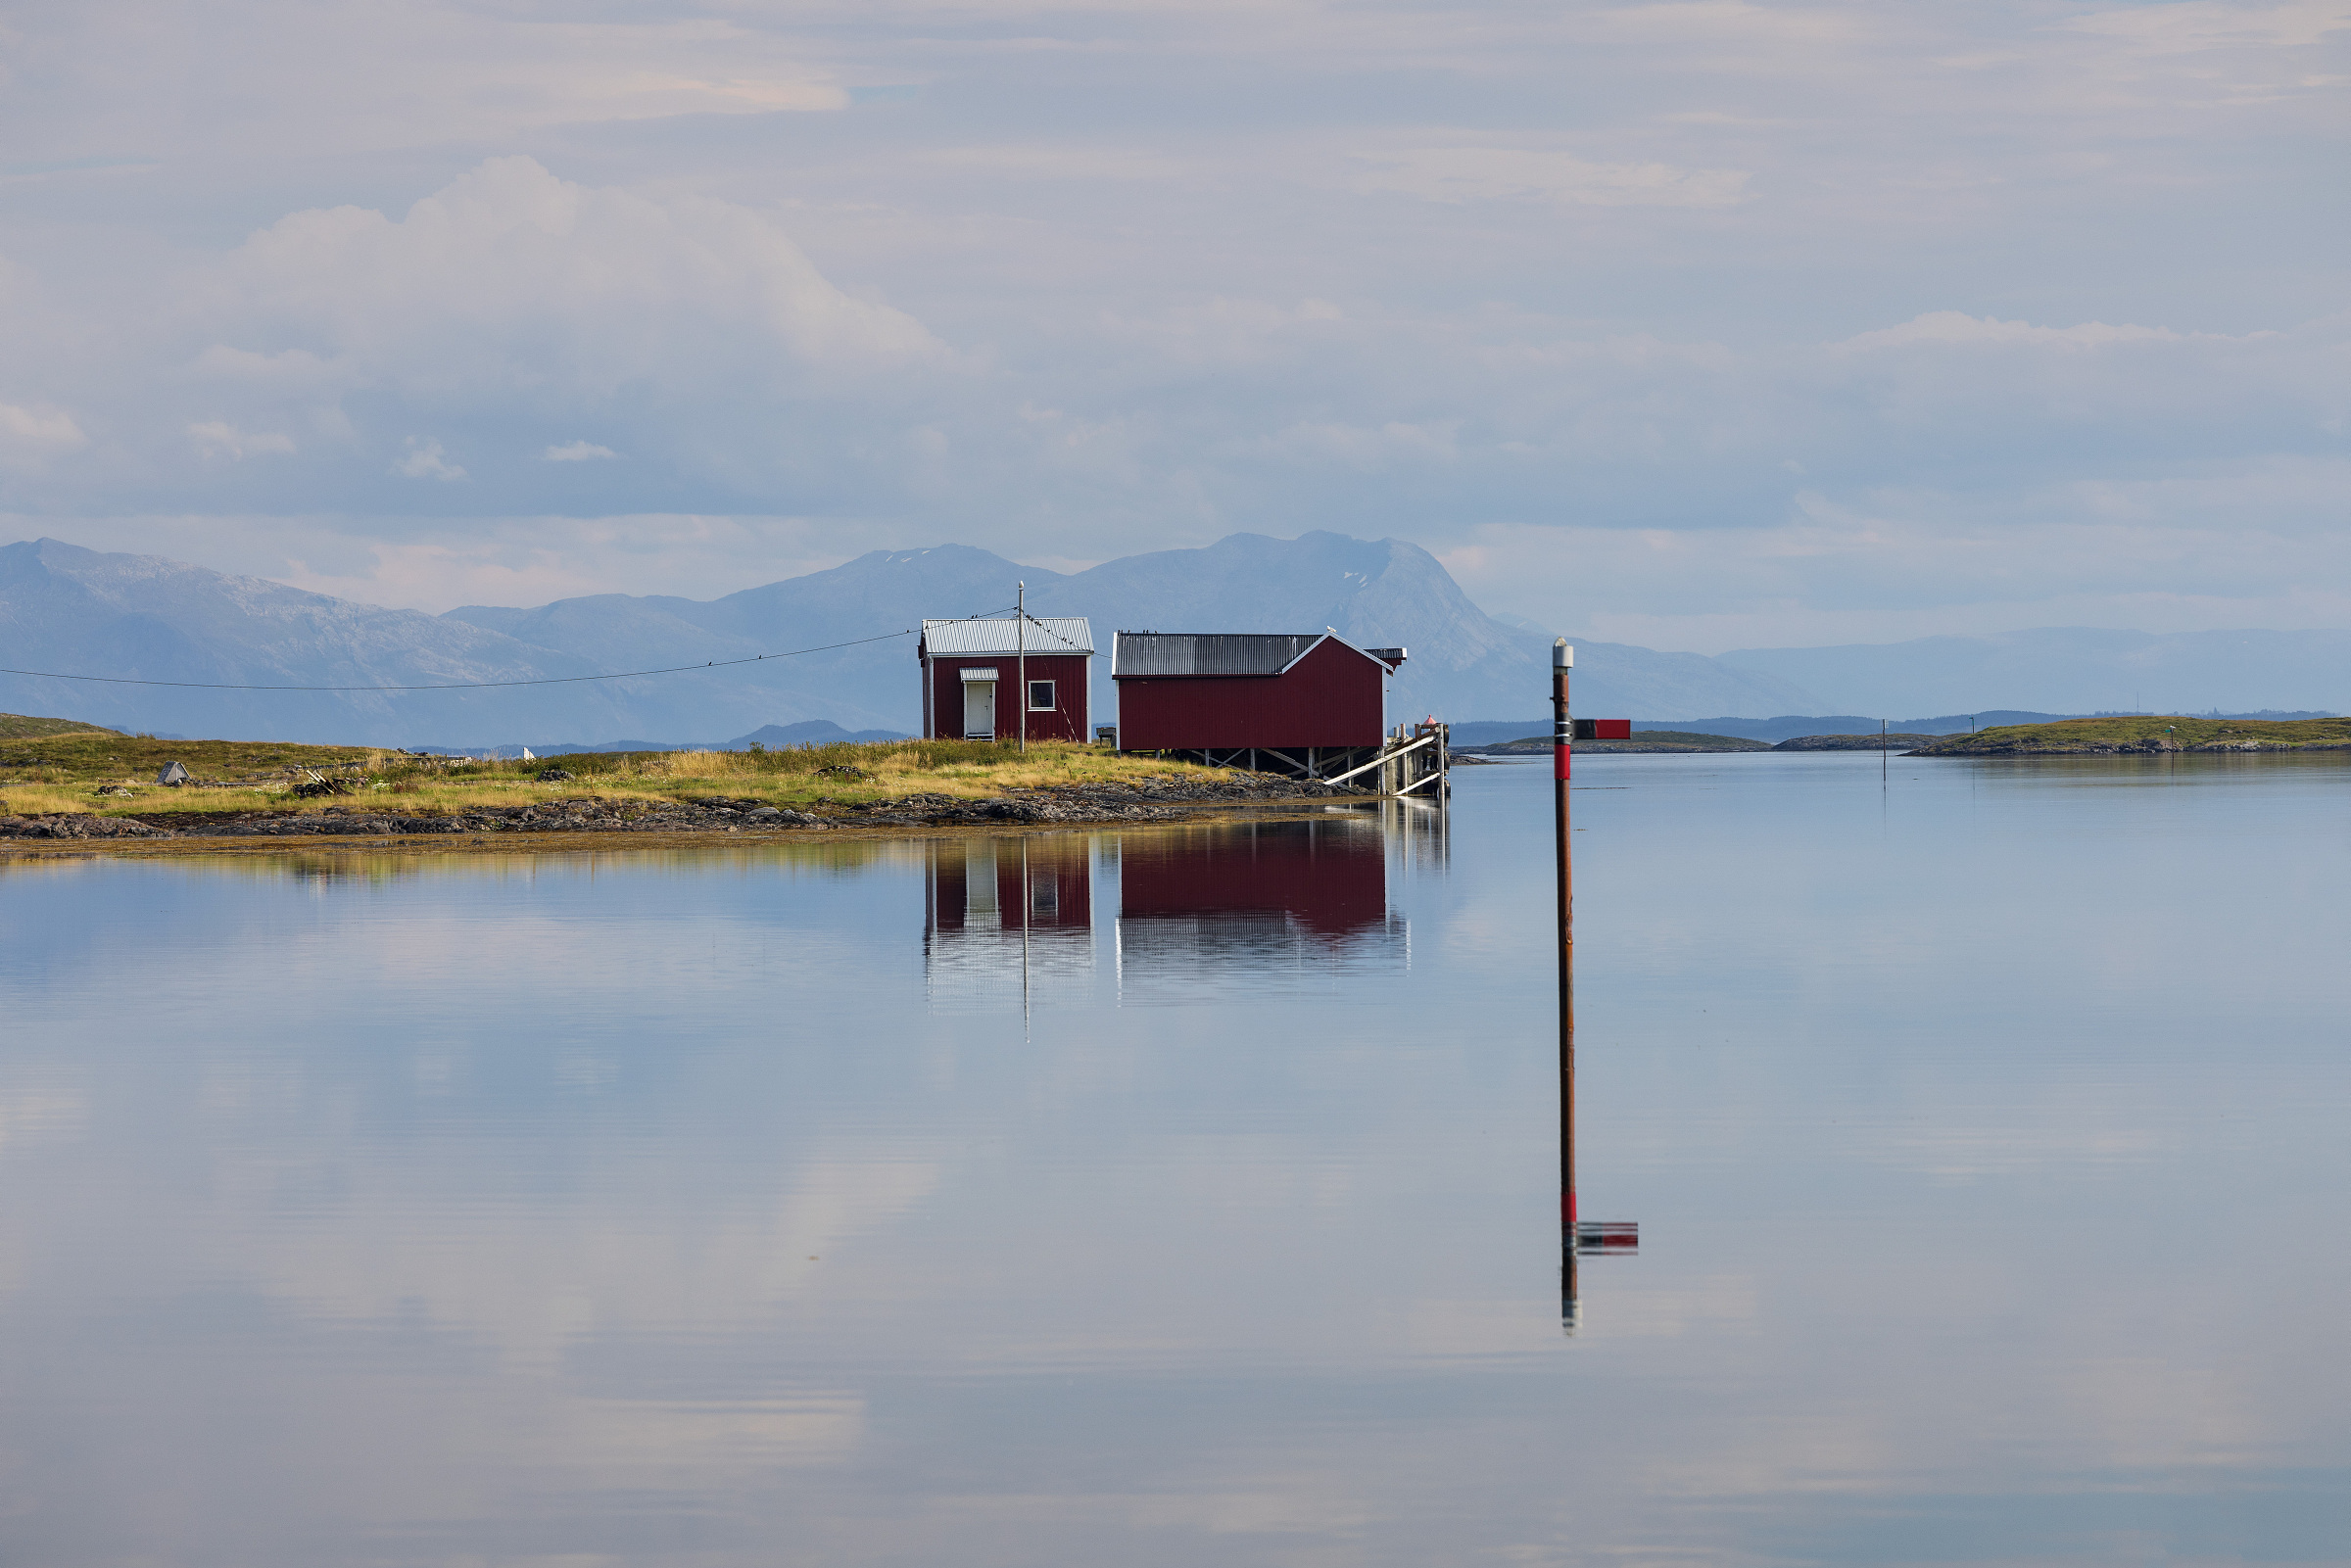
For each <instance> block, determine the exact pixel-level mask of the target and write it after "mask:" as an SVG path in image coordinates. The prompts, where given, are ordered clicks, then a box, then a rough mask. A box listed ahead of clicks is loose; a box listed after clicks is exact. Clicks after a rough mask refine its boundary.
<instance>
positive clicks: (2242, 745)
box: [1870, 714, 2351, 757]
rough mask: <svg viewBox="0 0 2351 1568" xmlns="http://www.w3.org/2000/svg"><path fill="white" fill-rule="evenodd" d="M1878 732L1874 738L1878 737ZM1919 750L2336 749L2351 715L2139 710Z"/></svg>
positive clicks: (1969, 753)
mask: <svg viewBox="0 0 2351 1568" xmlns="http://www.w3.org/2000/svg"><path fill="white" fill-rule="evenodd" d="M1870 738H1872V739H1874V738H1875V737H1874V736H1871V737H1870ZM1922 739H1924V741H1925V743H1923V744H1921V745H1917V746H1914V747H1912V748H1911V750H1910V752H1909V755H1911V756H1914V757H2072V756H2093V757H2094V756H2138V755H2157V754H2161V753H2165V752H2183V751H2198V752H2229V751H2235V752H2247V751H2329V750H2342V749H2351V719H2301V720H2292V721H2286V722H2276V721H2263V720H2259V719H2194V718H2188V717H2185V716H2183V715H2144V714H2134V715H2131V716H2128V717H2123V718H2101V719H2068V720H2066V721H2064V722H2063V723H2060V724H2017V725H2001V726H1999V727H1996V728H1994V729H1990V730H1979V731H1977V732H1975V733H1974V734H1973V735H1946V736H1935V737H1932V738H1926V737H1922Z"/></svg>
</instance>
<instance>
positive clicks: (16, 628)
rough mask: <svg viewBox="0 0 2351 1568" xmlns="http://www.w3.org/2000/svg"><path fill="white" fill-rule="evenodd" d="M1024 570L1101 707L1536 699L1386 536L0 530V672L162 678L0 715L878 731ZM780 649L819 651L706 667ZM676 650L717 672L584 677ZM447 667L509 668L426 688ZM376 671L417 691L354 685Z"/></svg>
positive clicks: (1676, 723) (1580, 673) (1878, 673)
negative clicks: (1152, 664) (410, 553)
mask: <svg viewBox="0 0 2351 1568" xmlns="http://www.w3.org/2000/svg"><path fill="white" fill-rule="evenodd" d="M1022 581H1026V582H1027V584H1028V600H1029V605H1030V608H1031V609H1032V611H1033V612H1035V613H1038V614H1044V615H1083V616H1087V617H1089V618H1090V619H1091V620H1092V623H1093V627H1094V633H1095V638H1096V641H1097V643H1098V644H1099V649H1100V652H1099V656H1098V657H1097V659H1096V660H1095V668H1096V683H1095V699H1094V700H1095V710H1096V714H1097V716H1098V717H1099V718H1100V719H1101V720H1103V721H1104V722H1108V720H1109V719H1110V718H1111V716H1112V713H1111V710H1112V707H1113V701H1114V699H1113V695H1112V692H1111V690H1110V681H1109V674H1110V668H1109V667H1110V658H1109V651H1110V649H1109V644H1110V638H1111V635H1112V634H1113V633H1114V632H1116V631H1119V630H1128V631H1144V630H1153V631H1233V630H1250V631H1293V632H1309V631H1319V630H1320V629H1322V628H1323V627H1329V628H1332V629H1334V630H1335V631H1337V632H1338V633H1339V635H1341V636H1342V637H1345V638H1347V639H1349V640H1350V641H1354V642H1356V643H1358V644H1359V645H1379V646H1394V645H1402V646H1404V647H1405V648H1407V649H1408V651H1409V654H1410V657H1409V658H1408V660H1407V662H1406V664H1405V666H1404V668H1403V669H1402V670H1401V671H1400V672H1399V673H1398V676H1397V679H1396V682H1395V686H1394V691H1393V696H1392V698H1391V701H1390V704H1389V711H1390V715H1391V717H1392V718H1399V719H1401V718H1406V717H1417V716H1419V715H1420V714H1423V713H1434V714H1437V715H1439V716H1441V717H1446V718H1450V719H1455V720H1483V719H1490V718H1491V717H1492V716H1493V715H1496V714H1505V715H1507V714H1510V713H1511V712H1519V713H1527V714H1540V713H1541V712H1542V711H1543V709H1544V707H1545V704H1546V702H1547V700H1548V693H1549V673H1550V672H1549V666H1550V643H1551V640H1552V639H1551V634H1550V633H1548V632H1546V631H1545V630H1543V629H1542V628H1540V627H1536V626H1534V625H1532V624H1531V623H1527V622H1524V621H1513V622H1510V623H1506V622H1504V621H1502V620H1499V619H1497V618H1495V617H1493V616H1490V615H1488V614H1486V613H1485V612H1484V611H1482V610H1480V609H1479V608H1478V607H1477V606H1476V605H1475V604H1473V603H1471V602H1470V600H1469V598H1468V596H1467V595H1466V594H1463V592H1462V590H1461V587H1460V585H1459V584H1457V583H1455V582H1454V580H1453V578H1452V576H1451V575H1450V574H1449V573H1447V572H1446V570H1445V568H1444V566H1443V565H1442V564H1441V563H1439V562H1438V561H1437V559H1436V558H1435V557H1434V556H1432V555H1430V554H1429V553H1428V552H1427V551H1426V550H1424V549H1422V548H1420V547H1419V546H1416V545H1412V544H1409V543H1407V542H1404V541H1401V540H1379V541H1366V540H1358V539H1350V538H1347V537H1345V536H1343V535H1339V534H1332V533H1311V534H1306V535H1303V536H1301V537H1300V538H1298V539H1295V540H1276V539H1270V538H1267V537H1265V536H1262V535H1254V534H1236V535H1233V536H1232V537H1230V538H1228V539H1224V540H1222V541H1220V542H1219V543H1217V544H1215V545H1212V546H1207V547H1206V548H1202V549H1182V550H1162V551H1156V552H1153V553H1150V554H1145V555H1131V556H1127V557H1124V558H1122V559H1119V560H1113V561H1107V562H1105V563H1103V564H1102V565H1100V566H1096V567H1093V568H1091V569H1090V570H1087V571H1083V572H1078V573H1071V574H1062V573H1057V572H1051V571H1047V570H1045V569H1043V568H1041V567H1033V566H1021V565H1018V564H1016V563H1014V562H1012V561H1008V560H1005V559H1003V558H1002V557H1001V556H997V555H993V554H990V553H988V552H987V551H985V550H981V549H975V548H972V547H970V546H959V545H943V546H936V547H933V548H929V549H914V550H877V551H874V552H873V553H870V554H867V555H862V556H859V557H858V558H857V559H855V560H852V561H849V562H847V563H845V564H844V565H841V566H838V567H834V568H832V569H831V570H829V571H823V572H814V573H810V574H808V575H807V576H804V577H796V578H789V579H786V580H784V581H782V582H776V583H769V584H765V585H763V586H760V587H757V588H750V589H745V590H744V591H743V592H741V593H738V594H729V595H727V596H725V597H723V598H718V599H712V600H697V599H688V598H678V597H670V596H645V597H638V596H632V595H627V594H599V595H595V596H591V597H584V598H569V599H559V600H557V601H555V602H554V603H552V604H543V605H539V606H536V607H533V608H502V607H496V606H488V605H468V606H466V607H464V608H461V609H456V610H452V611H450V612H449V613H448V614H446V615H427V614H424V613H422V612H420V611H415V610H392V609H384V608H381V607H378V606H375V605H369V604H360V603H354V602H352V601H350V600H346V599H338V598H333V597H329V596H328V595H326V594H311V593H306V592H304V591H302V590H300V589H293V588H287V587H285V586H283V585H282V584H277V583H270V582H266V581H264V580H262V579H258V578H250V577H232V576H227V575H224V574H221V573H218V572H213V571H208V570H206V569H205V568H203V567H201V566H193V565H189V564H186V563H184V562H179V561H172V560H168V559H164V558H161V557H157V556H143V555H122V554H106V553H101V552H99V551H96V550H89V549H83V548H81V547H79V546H72V545H66V544H61V543H59V542H58V541H56V540H38V541H31V542H26V543H22V544H16V545H10V546H5V547H0V665H5V666H8V667H10V668H12V669H14V670H17V671H52V672H61V673H67V674H76V675H96V676H106V677H111V678H114V679H115V680H116V681H132V680H136V681H147V682H175V683H186V684H185V685H178V686H158V685H144V686H143V685H129V684H107V683H104V682H68V681H61V680H54V679H47V678H43V677H39V676H33V675H26V674H0V710H6V709H13V710H17V711H22V712H31V713H71V714H72V715H74V716H75V717H77V718H82V719H86V720H88V721H90V722H92V723H96V724H102V725H106V726H109V727H112V728H115V729H121V730H132V731H149V732H166V733H171V734H178V735H197V736H236V737H239V738H254V739H265V738H285V739H297V738H300V739H311V740H318V741H344V742H352V743H361V744H378V745H405V746H412V747H423V746H438V747H442V748H446V749H452V750H468V751H480V750H487V749H492V748H496V747H502V746H505V747H518V746H521V745H529V746H530V747H531V748H532V749H533V750H547V749H552V748H555V747H568V748H572V749H578V748H580V747H581V746H583V745H604V746H615V747H617V746H621V745H624V744H626V745H631V746H635V745H642V744H647V742H636V741H629V742H624V741H621V740H618V739H606V740H599V741H586V742H583V741H578V740H563V739H560V738H557V737H560V736H695V735H705V736H717V735H732V736H737V737H738V741H737V742H728V743H730V744H733V743H738V742H740V743H745V744H747V743H748V741H749V739H750V738H752V737H754V736H756V735H757V734H758V732H759V730H760V727H762V726H771V725H772V726H779V727H783V728H785V729H788V730H789V729H792V727H795V726H807V725H812V724H819V723H821V724H824V725H826V726H837V727H839V729H840V731H844V732H847V733H849V734H851V735H855V734H857V733H860V732H876V731H878V732H886V733H897V734H903V733H910V732H914V731H916V730H917V729H919V724H920V720H919V715H918V709H917V703H916V693H917V686H918V677H917V673H916V672H917V665H916V662H915V657H914V639H913V638H912V637H911V636H900V635H894V634H901V633H905V632H909V631H911V630H912V629H913V628H915V627H916V626H918V625H919V624H920V622H921V621H922V619H923V618H924V617H925V616H956V615H972V614H982V613H987V612H992V611H1000V610H1007V609H1009V608H1010V606H1011V605H1012V603H1013V599H1014V594H1015V592H1016V587H1015V585H1016V584H1017V583H1020V582H1022ZM1571 641H1575V642H1576V676H1575V681H1576V685H1575V690H1576V706H1577V710H1578V711H1579V712H1582V713H1585V714H1591V715H1595V716H1607V717H1616V718H1624V717H1630V718H1635V719H1639V720H1645V721H1649V722H1651V723H1655V724H1661V725H1671V726H1673V727H1675V728H1685V729H1687V728H1705V727H1707V726H1717V727H1720V726H1723V725H1725V723H1726V721H1724V720H1721V719H1707V720H1702V719H1700V717H1699V716H1700V715H1706V714H1714V715H1740V716H1749V717H1753V716H1761V715H1771V714H1780V715H1789V714H1799V715H1800V714H1804V713H1807V712H1809V713H1822V712H1830V713H1836V712H1843V713H1845V714H1847V719H1837V720H1833V721H1818V720H1814V721H1804V722H1807V723H1810V724H1813V725H1816V726H1817V725H1820V724H1823V723H1839V724H1843V723H1847V722H1851V723H1854V725H1855V727H1856V728H1863V727H1871V726H1874V725H1875V723H1876V720H1875V719H1867V720H1858V721H1854V720H1851V719H1850V715H1854V714H1861V713H1869V712H1871V711H1873V710H1875V711H1877V712H1903V711H1907V712H1916V711H1918V710H1919V709H1920V708H1922V707H1929V706H1942V707H1945V708H1948V709H1951V710H1954V711H1963V710H1965V709H1966V708H1967V707H1968V706H1969V704H1970V703H1972V702H1977V701H1982V700H1986V699H1991V700H2001V701H2006V702H2009V703H2015V704H2020V705H2021V704H2025V703H2030V704H2033V705H2036V706H2039V707H2044V708H2046V709H2048V710H2050V711H2053V712H2089V711H2095V710H2099V709H2114V708H2127V707H2134V706H2138V705H2142V704H2143V705H2147V706H2164V705H2169V706H2170V708H2171V710H2172V711H2180V710H2182V709H2183V708H2195V709H2202V708H2209V707H2216V706H2217V707H2228V708H2242V707H2245V706H2248V705H2250V704H2253V703H2262V702H2269V703H2293V704H2296V705H2299V706H2303V707H2308V708H2313V709H2324V710H2326V711H2329V712H2331V711H2334V710H2336V709H2337V708H2339V707H2340V706H2341V705H2342V704H2343V703H2344V702H2345V700H2346V699H2347V698H2351V633H2342V632H2233V633H2200V634H2185V635H2182V636H2176V637H2156V636H2151V635H2148V634H2141V633H2128V632H2097V631H2079V630H2052V631H2043V632H2032V633H2018V634H2014V635H2012V636H2007V637H2001V638H1984V639H1960V638H1933V639H1927V640H1924V641H1917V642H1906V643H1896V644H1893V645H1891V646H1883V647H1867V646H1863V647H1845V648H1767V649H1748V650H1743V651H1741V652H1739V653H1734V654H1726V655H1724V656H1722V657H1721V658H1708V657H1705V656H1703V655H1701V654H1696V653H1661V652H1657V651H1655V650H1652V649H1649V648H1642V647H1634V646H1629V645H1626V644H1620V643H1606V642H1592V641H1585V640H1582V639H1571ZM833 644H850V645H846V646H834V645H833ZM795 649H823V651H818V652H810V653H805V654H801V655H799V656H794V657H769V658H766V659H764V660H761V661H759V662H754V663H744V664H737V665H733V666H731V667H723V668H722V667H718V666H722V665H725V661H728V660H730V659H748V658H751V657H752V656H754V655H760V654H768V655H776V654H784V653H790V652H792V650H795ZM696 664H706V665H710V666H712V668H710V669H708V670H707V672H704V671H698V670H691V669H689V670H688V671H687V672H685V673H680V674H668V675H658V676H641V677H634V678H631V679H627V680H616V681H603V680H593V679H586V678H589V677H595V676H600V675H604V674H609V673H613V672H617V671H632V670H649V669H660V668H666V667H669V666H693V665H696ZM469 683H504V684H502V685H495V686H486V687H474V688H472V689H432V688H456V687H463V686H467V685H468V684H469ZM379 687H401V688H410V689H406V690H390V691H387V690H366V689H354V688H379ZM223 688H230V689H223ZM235 688H242V689H235ZM257 688H258V689H257ZM1917 722H1920V721H1904V723H1905V725H1908V724H1912V723H1917ZM1511 727H1512V728H1517V726H1516V725H1511ZM798 733H803V734H811V735H813V734H815V733H816V732H813V731H802V732H798ZM825 733H828V734H830V733H831V732H830V731H827V732H825ZM1521 733H1526V732H1524V731H1523V730H1521ZM1718 733H1724V734H1731V733H1738V732H1734V731H1731V730H1729V729H1727V728H1720V729H1718ZM1799 733H1800V732H1799ZM786 743H789V742H786Z"/></svg>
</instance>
